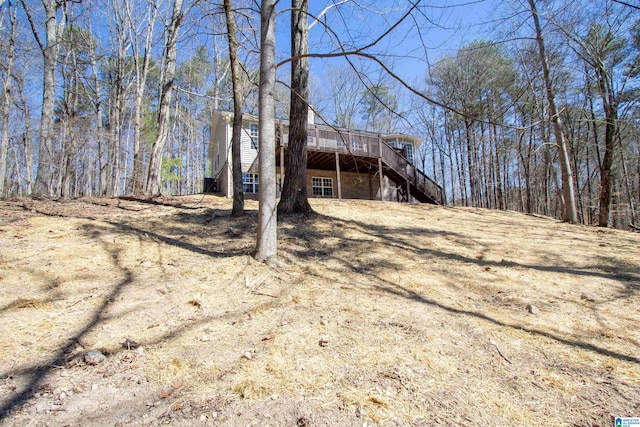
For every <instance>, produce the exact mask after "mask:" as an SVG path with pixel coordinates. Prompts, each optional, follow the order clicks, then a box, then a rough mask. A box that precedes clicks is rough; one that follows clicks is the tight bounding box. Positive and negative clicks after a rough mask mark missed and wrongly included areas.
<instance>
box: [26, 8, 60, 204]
mask: <svg viewBox="0 0 640 427" xmlns="http://www.w3.org/2000/svg"><path fill="white" fill-rule="evenodd" d="M21 3H22V7H23V9H24V10H25V12H26V14H27V19H28V20H29V24H30V25H31V30H32V32H33V35H34V37H35V38H36V41H37V43H38V46H39V47H40V51H41V53H42V57H43V79H42V115H41V119H40V145H39V148H38V171H37V172H36V181H35V185H34V189H33V195H34V196H38V197H42V196H52V195H53V171H54V165H53V162H54V147H53V130H54V129H53V112H54V106H55V68H56V59H57V56H58V38H59V36H60V34H61V33H62V30H63V29H64V23H65V18H64V16H63V17H62V18H61V19H60V25H58V19H57V11H58V9H59V8H60V7H61V5H64V2H59V1H58V0H46V1H44V0H43V2H42V5H43V6H44V10H45V34H46V36H45V37H46V38H45V43H42V42H41V40H40V37H39V36H38V31H37V29H36V27H35V24H34V21H33V17H32V16H31V12H30V10H29V8H28V7H27V5H26V4H25V1H24V0H21ZM63 9H64V8H63Z"/></svg>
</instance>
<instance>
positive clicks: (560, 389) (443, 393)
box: [0, 196, 640, 426]
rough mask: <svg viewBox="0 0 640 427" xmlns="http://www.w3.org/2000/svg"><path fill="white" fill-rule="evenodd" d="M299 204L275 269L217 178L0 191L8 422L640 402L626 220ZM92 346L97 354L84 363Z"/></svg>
mask: <svg viewBox="0 0 640 427" xmlns="http://www.w3.org/2000/svg"><path fill="white" fill-rule="evenodd" d="M312 205H313V207H314V209H315V210H316V211H317V213H318V215H316V216H314V217H312V218H310V219H308V220H301V219H296V218H288V219H287V220H286V221H281V224H280V225H279V248H280V257H281V259H282V260H284V261H285V262H286V263H287V265H288V266H287V267H286V268H282V269H279V270H271V269H269V268H268V267H267V266H265V265H263V264H259V263H257V262H255V261H254V260H253V259H252V258H251V256H250V254H251V251H252V249H253V245H254V238H255V237H254V236H255V221H256V209H257V205H256V204H255V202H247V208H248V215H247V216H246V217H244V218H240V219H236V218H231V217H230V216H229V212H230V207H231V206H230V201H228V200H225V199H221V198H217V197H212V196H206V197H195V196H193V197H185V198H177V199H171V200H167V201H165V203H160V204H152V203H144V202H141V201H135V200H114V199H86V200H80V201H74V202H68V203H61V202H36V201H31V200H18V201H12V202H5V203H3V204H2V205H0V336H1V337H3V338H2V340H0V396H4V397H2V398H0V403H1V404H2V407H3V408H5V409H9V411H7V412H6V413H5V414H3V415H2V418H0V424H3V425H26V424H30V423H32V424H44V423H48V424H53V425H63V424H74V425H77V424H86V423H89V424H96V425H113V424H115V423H118V422H119V423H121V424H123V425H124V424H160V423H173V424H177V425H194V424H195V423H199V424H208V425H232V426H233V425H243V426H244V425H252V424H253V425H287V426H290V425H296V424H297V425H305V423H307V425H354V426H355V425H358V426H361V425H363V424H364V423H367V425H416V426H419V425H420V426H421V425H478V426H486V425H522V426H525V425H526V426H548V425H566V426H593V425H611V422H610V417H611V415H612V414H613V415H622V416H640V403H638V402H640V351H639V349H640V331H639V330H638V328H637V325H638V323H639V321H640V313H639V311H638V306H639V304H640V235H638V234H632V233H629V232H624V231H618V230H601V229H596V228H592V227H584V226H572V225H567V224H562V223H559V222H557V221H554V220H551V219H548V218H541V217H535V216H527V215H523V214H519V213H514V212H496V211H487V210H480V209H464V208H455V209H454V208H443V207H434V206H427V205H406V204H404V205H403V204H395V203H384V204H382V203H378V202H365V201H343V202H339V201H333V200H313V203H312ZM585 293H586V294H589V297H593V298H594V299H595V300H594V301H588V300H587V299H584V298H582V296H583V294H585ZM529 304H533V305H535V307H537V308H538V310H539V313H538V314H537V315H534V314H530V313H529V312H528V311H527V305H529ZM127 342H129V343H131V342H135V343H139V344H140V345H141V347H140V348H137V349H133V348H131V346H129V348H125V347H127V345H126V343H127ZM123 344H125V345H123ZM91 349H102V350H103V351H104V352H105V353H106V354H107V360H106V362H104V363H103V364H100V365H97V366H95V367H94V366H88V365H86V364H85V363H84V362H82V356H83V355H84V353H85V352H86V351H88V350H91ZM28 390H32V391H33V393H31V392H29V391H28Z"/></svg>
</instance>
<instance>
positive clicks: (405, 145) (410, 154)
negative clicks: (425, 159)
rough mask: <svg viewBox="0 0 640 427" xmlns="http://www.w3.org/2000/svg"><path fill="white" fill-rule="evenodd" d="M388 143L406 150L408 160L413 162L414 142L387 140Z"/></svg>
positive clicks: (390, 145) (392, 146)
mask: <svg viewBox="0 0 640 427" xmlns="http://www.w3.org/2000/svg"><path fill="white" fill-rule="evenodd" d="M387 144H388V145H389V147H391V148H397V149H399V150H406V153H407V160H409V163H413V160H414V152H413V144H412V143H410V142H403V141H389V142H387Z"/></svg>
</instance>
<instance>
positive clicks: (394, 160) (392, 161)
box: [279, 125, 445, 204]
mask: <svg viewBox="0 0 640 427" xmlns="http://www.w3.org/2000/svg"><path fill="white" fill-rule="evenodd" d="M279 132H280V137H279V139H280V144H281V145H282V146H284V147H286V146H288V145H289V128H288V126H286V125H281V127H280V131H279ZM307 148H308V149H309V150H312V151H321V152H326V153H336V152H337V153H340V154H351V155H354V156H362V157H372V158H379V157H381V158H382V161H383V162H384V163H385V164H386V165H387V166H388V167H389V168H391V169H393V170H394V171H395V172H396V173H397V174H398V175H400V176H401V177H402V178H403V179H404V180H406V181H408V182H409V183H410V184H411V185H413V186H414V187H416V188H417V189H418V190H419V191H421V192H422V193H424V194H426V195H427V196H429V197H430V198H431V199H432V200H433V201H435V202H436V203H439V204H444V203H445V200H444V192H443V191H442V187H440V186H439V185H438V184H436V183H435V182H434V181H433V180H432V179H431V178H429V177H428V176H427V175H425V174H424V173H423V172H421V171H420V170H418V168H416V167H415V165H414V164H413V163H411V162H409V160H407V158H406V157H405V156H404V155H402V154H401V153H399V152H398V151H397V150H396V149H394V148H391V147H390V146H389V145H387V144H386V143H385V142H384V141H383V140H382V138H381V137H380V136H378V135H374V134H364V133H358V132H352V131H341V130H336V129H330V128H324V127H322V128H320V127H318V126H317V125H313V126H311V125H310V126H309V129H308V136H307Z"/></svg>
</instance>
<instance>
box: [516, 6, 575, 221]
mask: <svg viewBox="0 0 640 427" xmlns="http://www.w3.org/2000/svg"><path fill="white" fill-rule="evenodd" d="M528 2H529V7H530V8H531V15H532V17H533V23H534V27H535V30H536V41H537V43H538V52H539V54H540V62H541V65H542V75H543V78H544V85H545V89H546V93H547V102H548V103H549V114H550V116H551V122H552V124H553V131H554V134H555V137H556V145H557V146H558V152H559V154H560V170H561V172H562V198H563V202H564V205H563V216H562V219H563V221H564V222H570V223H574V224H575V223H577V222H578V214H577V211H576V200H575V195H574V188H573V186H574V182H573V172H572V171H571V163H570V160H569V151H568V149H567V143H566V141H565V138H564V133H563V129H562V121H561V119H560V116H559V115H558V110H557V108H556V101H555V96H554V93H553V87H552V85H551V76H550V73H549V64H548V63H547V56H546V55H547V54H546V52H545V47H544V39H543V37H542V28H541V27H540V20H539V18H538V11H537V10H536V5H535V1H534V0H528Z"/></svg>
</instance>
